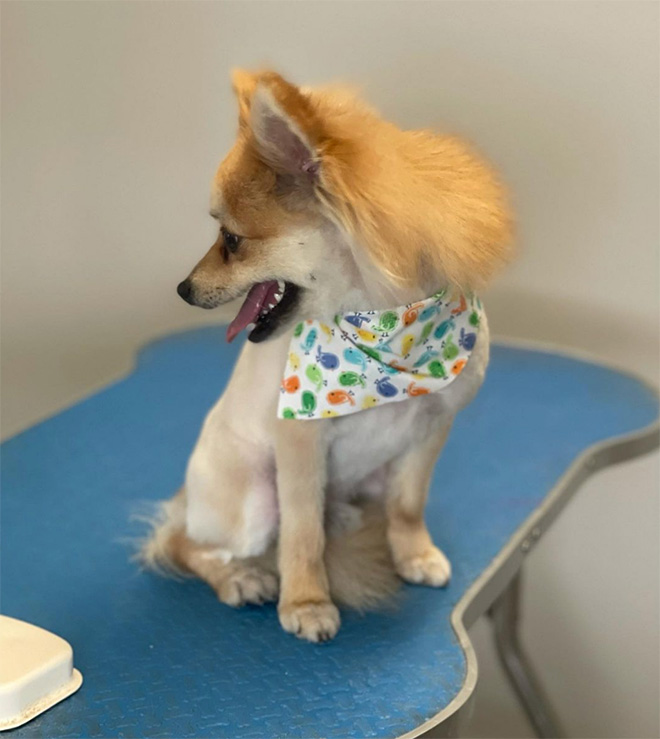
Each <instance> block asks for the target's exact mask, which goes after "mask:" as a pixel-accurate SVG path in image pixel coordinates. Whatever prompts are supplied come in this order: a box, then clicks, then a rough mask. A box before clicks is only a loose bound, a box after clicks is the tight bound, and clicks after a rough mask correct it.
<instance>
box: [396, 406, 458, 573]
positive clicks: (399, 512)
mask: <svg viewBox="0 0 660 739" xmlns="http://www.w3.org/2000/svg"><path fill="white" fill-rule="evenodd" d="M450 428H451V420H449V421H448V422H447V423H445V424H443V425H442V426H441V427H440V428H438V429H436V430H435V431H434V432H433V433H432V434H431V435H430V436H429V438H427V439H426V440H425V441H424V442H423V443H422V444H420V445H419V446H416V447H413V448H412V449H411V450H410V451H408V452H407V453H406V454H404V455H403V456H401V457H399V458H398V459H396V460H395V461H394V462H392V464H391V467H390V479H389V481H388V485H387V500H386V512H387V538H388V541H389V544H390V551H391V553H392V559H393V560H394V564H395V566H396V570H397V572H398V574H399V575H400V577H402V578H403V579H404V580H407V581H408V582H412V583H417V584H420V585H431V586H434V587H441V586H442V585H445V584H446V583H447V582H448V580H449V578H450V576H451V565H450V563H449V560H448V559H447V557H445V555H444V554H443V553H442V552H441V551H440V549H438V547H436V546H435V545H434V544H433V541H432V539H431V535H430V534H429V532H428V529H427V528H426V523H425V522H424V507H425V505H426V498H427V496H428V490H429V485H430V484H431V476H432V475H433V468H434V467H435V463H436V460H437V458H438V455H439V454H440V451H441V450H442V447H443V446H444V444H445V442H446V440H447V436H448V435H449V430H450Z"/></svg>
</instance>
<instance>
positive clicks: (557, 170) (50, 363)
mask: <svg viewBox="0 0 660 739" xmlns="http://www.w3.org/2000/svg"><path fill="white" fill-rule="evenodd" d="M262 63H272V64H273V65H275V66H276V67H277V68H278V69H279V70H280V71H282V72H284V73H287V74H289V75H290V76H291V77H292V78H293V79H294V80H296V81H298V82H301V83H307V84H312V83H315V82H321V81H327V80H331V79H346V80H349V81H351V82H356V83H358V84H360V85H362V86H363V87H364V89H365V91H366V94H367V95H368V97H369V98H370V99H371V101H372V102H373V103H374V104H376V105H377V106H378V107H380V108H381V109H382V110H383V112H384V113H385V114H387V115H388V116H390V117H391V118H393V119H394V120H396V121H397V122H399V123H400V124H402V125H404V126H407V127H415V126H429V125H438V126H440V127H442V128H444V129H445V130H451V131H457V132H462V133H464V134H466V135H467V136H468V137H470V138H472V139H473V140H474V141H475V142H477V143H478V144H479V145H480V147H481V148H482V149H483V150H484V151H485V152H486V153H487V154H488V155H489V156H490V157H491V159H493V160H494V161H495V163H496V164H497V165H498V166H499V168H500V169H501V171H502V172H503V174H504V176H505V178H506V180H507V181H508V182H509V183H510V185H511V187H512V189H513V191H514V195H515V202H516V209H517V212H518V217H519V235H520V250H521V256H520V259H519V261H518V262H517V264H516V265H515V266H513V267H512V268H511V269H510V270H509V271H508V272H507V273H506V275H505V276H504V277H503V278H502V279H501V280H500V281H499V283H498V284H497V285H496V286H495V287H494V288H493V289H492V290H491V291H490V294H489V296H488V305H489V310H490V315H491V322H492V324H493V325H494V328H495V330H496V331H497V332H498V333H502V334H509V335H514V336H521V337H530V338H534V339H542V340H543V339H544V340H552V341H556V342H559V343H563V344H567V345H571V346H575V347H579V348H580V349H586V350H588V351H591V352H594V353H595V354H598V355H600V356H602V357H603V358H606V359H615V360H617V359H618V360H620V361H623V363H624V364H627V365H629V366H631V367H634V368H635V369H637V370H638V371H639V372H641V373H642V374H644V375H646V376H647V377H649V378H655V377H657V369H658V241H659V238H658V237H659V236H660V234H659V227H658V195H659V192H658V137H657V131H658V5H657V4H654V3H648V2H639V3H638V2H604V3H600V2H588V3H587V2H582V3H580V2H572V3H569V2H561V3H560V2H550V3H546V2H528V3H524V2H515V1H514V2H487V3H482V2H470V3H459V2H444V3H443V2H436V3H430V2H425V3H412V2H399V3H385V2H342V3H334V2H330V3H323V2H314V3H299V2H265V3H261V2H244V3H241V2H236V3H234V2H219V3H196V2H187V3H159V2H153V3H135V2H113V3H97V2H94V3H79V2H72V3H60V2H46V3H40V2H12V3H3V4H2V216H3V218H2V389H3V395H2V401H3V408H2V424H3V428H2V430H3V435H4V436H7V435H10V434H12V433H14V432H15V431H17V430H19V429H21V428H23V427H25V426H27V425H29V424H31V423H32V422H34V421H35V420H37V419H39V418H42V417H44V416H46V415H48V414H50V413H53V412H55V411H56V410H57V409H59V408H61V407H62V406H63V405H65V404H67V403H69V402H70V401H72V400H73V399H75V398H77V397H80V396H81V395H83V394H85V393H88V392H90V391H91V390H92V389H94V388H96V387H98V386H100V385H102V384H104V383H105V382H107V381H108V380H109V379H110V378H113V377H115V376H117V375H118V374H119V373H121V372H124V371H126V370H127V369H128V368H129V366H130V364H131V359H132V357H133V355H134V352H135V350H136V348H137V347H138V346H139V345H140V344H141V343H143V342H144V341H146V340H147V339H149V338H150V337H153V336H154V335H157V334H161V333H164V332H168V331H171V330H173V329H176V328H180V327H182V326H186V325H195V324H199V323H201V322H203V321H215V320H218V317H217V315H213V314H210V315H209V314H207V313H203V312H202V311H195V310H194V309H192V308H190V307H188V306H186V305H184V304H183V303H182V302H181V301H180V300H179V299H178V298H177V297H176V295H175V292H174V287H175V285H176V283H177V282H178V280H179V279H181V278H182V277H183V276H185V274H186V273H187V271H188V270H189V268H190V267H191V265H192V264H193V262H195V261H196V260H197V258H198V257H199V256H200V255H201V253H202V252H203V251H204V249H205V246H206V245H207V244H209V243H210V240H211V239H212V238H213V224H212V223H211V222H210V219H209V218H208V217H207V216H206V211H207V198H208V194H207V189H208V183H209V181H210V178H211V176H212V174H213V171H214V169H215V166H216V163H217V161H218V160H219V159H220V157H221V156H222V154H223V152H224V151H226V149H227V148H228V146H229V145H230V143H231V140H232V137H233V132H234V128H235V115H236V113H235V105H234V102H233V100H232V98H231V94H230V91H229V85H228V71H229V69H230V68H231V67H233V66H237V65H245V66H256V65H260V64H262ZM658 574H659V573H658V496H657V455H656V456H655V457H648V458H646V459H643V460H640V461H638V462H635V463H633V464H629V465H626V466H623V467H620V468H619V469H617V470H615V471H612V472H608V473H603V474H600V475H599V476H598V477H596V478H594V480H593V481H592V482H591V483H589V485H588V486H586V487H585V489H584V490H583V492H581V494H580V496H579V497H578V498H577V500H576V502H575V503H573V504H572V506H571V507H570V508H569V510H568V511H567V512H566V514H565V515H564V516H563V517H562V519H561V521H560V522H559V523H558V524H557V525H556V527H555V528H554V530H553V531H552V532H551V533H550V534H549V535H548V536H547V539H546V540H545V541H544V542H543V543H542V544H541V546H540V547H539V548H538V550H537V551H536V552H535V553H534V554H533V555H532V556H531V558H530V563H529V567H528V581H529V587H528V592H527V597H526V601H525V606H526V614H527V620H526V623H525V629H524V636H525V639H526V640H527V642H528V643H529V645H530V652H531V653H532V655H533V656H534V657H536V658H537V661H538V663H539V667H540V668H542V670H541V671H542V673H543V674H544V676H545V677H546V680H545V682H546V683H547V685H548V689H549V692H550V693H551V694H552V695H553V696H554V697H555V698H556V702H557V704H558V708H559V709H560V712H561V713H562V715H563V717H564V719H565V723H566V725H567V727H568V730H569V732H570V733H571V734H572V735H573V736H583V737H586V736H593V737H605V736H609V737H642V736H644V737H647V736H648V737H657V736H658V735H659V731H660V729H659V727H658V714H657V695H658V688H659V684H658V660H657V655H658ZM475 634H476V637H475V638H476V639H477V644H478V649H479V654H480V657H481V659H482V664H483V670H484V680H483V681H482V684H481V687H480V691H479V694H480V702H479V706H480V708H478V709H477V712H476V715H475V718H474V721H473V724H472V726H471V727H469V728H468V729H467V730H466V731H467V732H468V733H469V734H470V735H471V736H502V737H504V736H510V737H511V736H525V735H526V734H525V732H528V731H529V729H528V728H527V727H526V726H525V725H524V722H523V721H522V719H521V718H520V715H519V713H518V711H517V709H516V707H515V705H514V703H513V701H512V698H511V696H510V694H509V693H508V691H507V690H506V686H505V685H504V684H503V683H502V678H501V675H500V674H499V672H498V671H497V669H496V666H495V665H494V663H493V658H492V654H491V652H490V650H489V648H488V643H487V639H486V628H485V626H483V625H481V626H479V627H477V628H476V629H475Z"/></svg>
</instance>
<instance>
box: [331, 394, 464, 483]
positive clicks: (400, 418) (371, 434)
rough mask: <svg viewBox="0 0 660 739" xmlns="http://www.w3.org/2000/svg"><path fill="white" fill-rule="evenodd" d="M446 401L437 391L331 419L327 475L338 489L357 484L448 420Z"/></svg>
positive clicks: (421, 440)
mask: <svg viewBox="0 0 660 739" xmlns="http://www.w3.org/2000/svg"><path fill="white" fill-rule="evenodd" d="M445 406H446V404H445V403H444V402H443V400H442V399H441V398H440V397H439V396H437V395H430V396H425V397H420V398H414V399H410V400H405V401H403V402H400V403H387V404H385V405H382V406H380V407H378V408H372V409H370V410H367V411H362V412H359V413H353V414H351V415H347V416H344V417H342V418H339V419H336V420H334V421H333V422H332V430H331V432H330V433H331V437H330V448H329V455H328V478H329V480H328V481H329V483H330V486H331V487H332V488H333V489H335V490H336V491H337V492H339V493H342V492H346V493H353V492H355V491H354V488H355V486H356V485H357V484H358V483H360V482H362V481H363V480H364V479H365V478H367V477H369V476H370V475H371V474H372V473H374V472H375V471H376V470H378V469H380V468H382V467H383V465H385V464H387V463H388V462H390V461H391V460H393V459H395V458H396V457H399V456H401V455H402V454H405V453H406V452H407V451H408V450H409V449H410V448H411V447H413V446H415V445H417V444H420V443H421V442H423V441H424V439H426V438H427V437H428V435H429V434H430V433H431V432H432V430H433V429H435V428H437V427H438V426H439V425H441V424H442V423H447V422H449V420H450V417H449V416H448V414H447V409H446V407H445Z"/></svg>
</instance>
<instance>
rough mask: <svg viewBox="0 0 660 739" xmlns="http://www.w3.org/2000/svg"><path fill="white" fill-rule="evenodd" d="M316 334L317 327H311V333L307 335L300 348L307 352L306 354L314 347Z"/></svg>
mask: <svg viewBox="0 0 660 739" xmlns="http://www.w3.org/2000/svg"><path fill="white" fill-rule="evenodd" d="M316 336H317V333H316V329H315V328H312V329H310V331H309V333H308V334H307V336H306V337H305V341H304V342H303V343H302V344H301V345H300V348H301V349H302V350H303V351H304V352H305V354H309V353H310V352H311V351H312V349H313V348H314V344H315V343H316Z"/></svg>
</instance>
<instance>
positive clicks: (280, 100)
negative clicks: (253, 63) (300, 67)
mask: <svg viewBox="0 0 660 739" xmlns="http://www.w3.org/2000/svg"><path fill="white" fill-rule="evenodd" d="M250 128H251V130H252V133H253V135H254V139H255V143H256V146H257V150H258V152H259V155H260V157H261V158H262V159H263V161H264V162H265V163H266V164H268V165H269V166H270V167H272V168H273V169H274V170H275V171H276V172H278V173H281V174H286V175H292V176H294V177H296V178H297V179H304V180H307V181H309V182H314V181H316V180H317V179H318V177H319V174H320V169H321V158H320V156H319V153H318V150H317V147H316V144H317V139H318V137H319V128H320V127H319V123H318V121H317V120H316V117H315V116H314V112H313V110H312V108H311V104H310V102H309V100H308V98H307V97H306V96H305V95H304V94H303V93H302V92H300V90H299V89H298V88H297V87H295V86H294V85H292V84H290V83H289V82H287V81H286V80H284V79H282V77H280V76H279V75H278V74H275V73H273V72H271V73H266V74H264V75H262V77H261V79H260V80H259V83H258V84H257V87H256V90H255V92H254V96H253V98H252V104H251V110H250Z"/></svg>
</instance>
